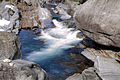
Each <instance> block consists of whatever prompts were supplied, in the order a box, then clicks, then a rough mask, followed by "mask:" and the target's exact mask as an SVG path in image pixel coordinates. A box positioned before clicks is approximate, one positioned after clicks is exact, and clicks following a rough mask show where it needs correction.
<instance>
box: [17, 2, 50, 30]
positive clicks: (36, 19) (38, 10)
mask: <svg viewBox="0 0 120 80" xmlns="http://www.w3.org/2000/svg"><path fill="white" fill-rule="evenodd" d="M40 3H41V1H39V0H35V1H34V0H24V1H21V2H20V3H18V5H17V6H18V9H19V10H20V14H21V27H22V28H30V29H32V28H33V27H36V26H37V27H39V28H46V27H50V25H51V17H52V16H51V14H50V11H49V10H47V9H46V8H42V7H41V6H40Z"/></svg>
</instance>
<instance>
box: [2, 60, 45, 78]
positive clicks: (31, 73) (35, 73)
mask: <svg viewBox="0 0 120 80" xmlns="http://www.w3.org/2000/svg"><path fill="white" fill-rule="evenodd" d="M0 80H47V75H46V73H45V71H44V70H43V69H41V68H40V67H39V66H38V65H37V64H35V63H33V62H28V61H24V60H13V61H11V62H10V63H9V64H8V63H4V62H3V61H0Z"/></svg>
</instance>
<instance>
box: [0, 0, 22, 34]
mask: <svg viewBox="0 0 120 80" xmlns="http://www.w3.org/2000/svg"><path fill="white" fill-rule="evenodd" d="M0 22H1V23H0V31H7V32H13V33H16V34H18V32H19V29H20V26H19V11H18V9H17V7H16V5H13V4H10V3H9V2H5V1H2V2H1V3H0Z"/></svg>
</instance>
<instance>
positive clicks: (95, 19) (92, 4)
mask: <svg viewBox="0 0 120 80" xmlns="http://www.w3.org/2000/svg"><path fill="white" fill-rule="evenodd" d="M119 4H120V1H119V0H115V1H113V0H88V1H87V2H85V3H84V4H82V5H80V6H79V8H78V10H77V11H76V13H75V14H74V19H75V22H76V25H77V26H78V27H79V29H80V30H81V31H82V32H83V33H84V34H85V35H86V36H88V37H90V38H91V39H92V40H94V41H96V42H97V43H99V44H102V45H106V46H115V47H120V43H119V41H120V34H119V33H120V27H119V25H120V23H119V21H120V5H119Z"/></svg>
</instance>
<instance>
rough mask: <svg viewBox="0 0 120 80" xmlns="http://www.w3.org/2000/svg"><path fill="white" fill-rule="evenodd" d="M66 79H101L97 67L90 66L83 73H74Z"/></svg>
mask: <svg viewBox="0 0 120 80" xmlns="http://www.w3.org/2000/svg"><path fill="white" fill-rule="evenodd" d="M66 80H101V79H100V78H99V76H98V75H97V73H96V69H95V68H93V67H90V68H88V69H85V70H84V71H83V72H82V74H80V73H75V74H74V75H72V76H70V77H68V78H67V79H66Z"/></svg>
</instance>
